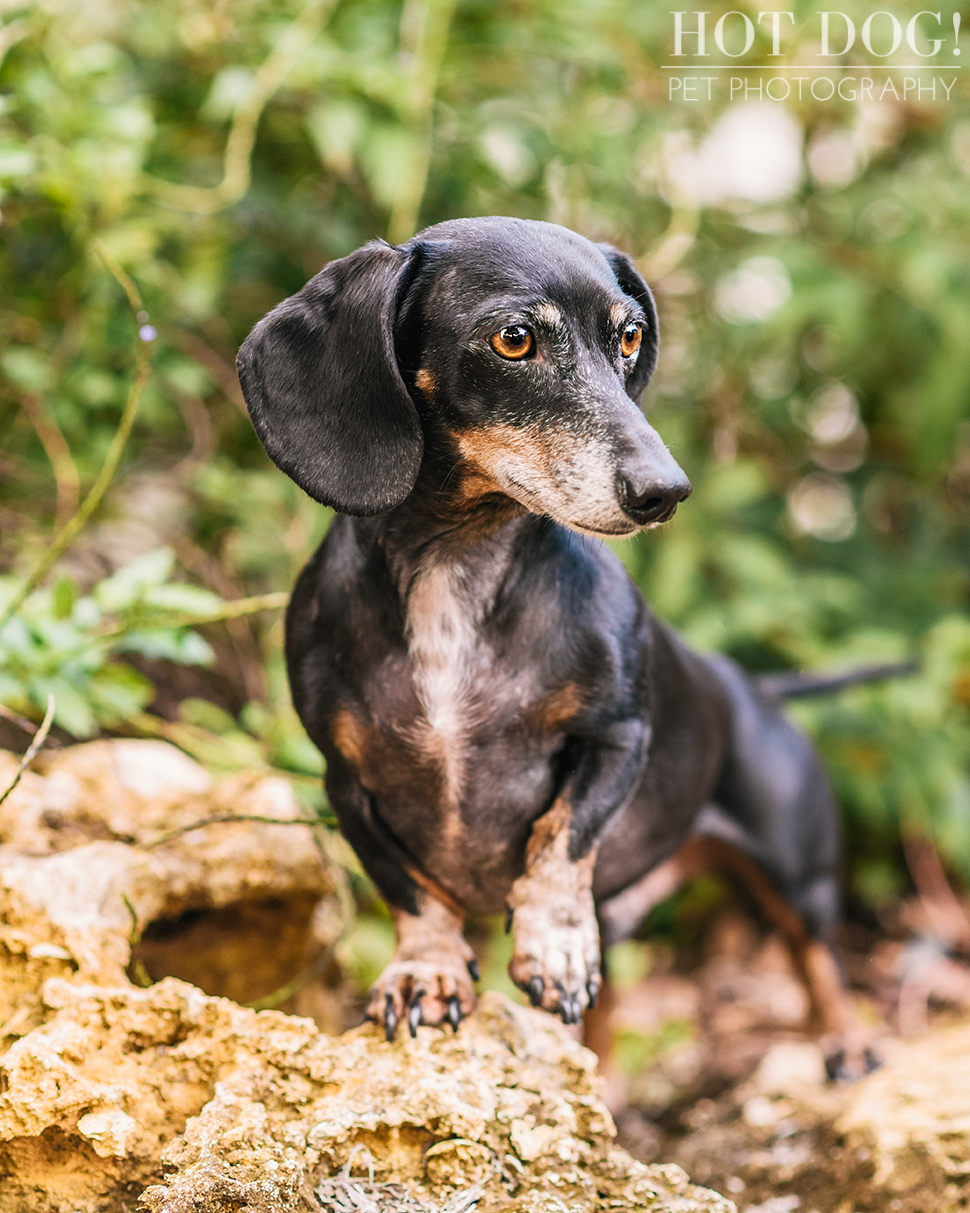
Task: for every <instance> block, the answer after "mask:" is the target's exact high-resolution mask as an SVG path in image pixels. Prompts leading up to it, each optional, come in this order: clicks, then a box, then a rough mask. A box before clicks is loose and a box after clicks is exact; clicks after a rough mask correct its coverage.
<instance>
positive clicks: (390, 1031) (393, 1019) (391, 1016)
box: [384, 994, 397, 1041]
mask: <svg viewBox="0 0 970 1213" xmlns="http://www.w3.org/2000/svg"><path fill="white" fill-rule="evenodd" d="M396 1030H397V1011H396V1010H395V1009H394V995H393V994H388V995H387V996H386V997H385V999H384V1035H385V1036H386V1037H387V1039H388V1040H389V1041H391V1040H393V1039H394V1033H395V1031H396Z"/></svg>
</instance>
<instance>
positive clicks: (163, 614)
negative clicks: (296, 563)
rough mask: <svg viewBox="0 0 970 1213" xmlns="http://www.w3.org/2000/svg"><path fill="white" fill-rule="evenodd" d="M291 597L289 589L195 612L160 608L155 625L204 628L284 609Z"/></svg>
mask: <svg viewBox="0 0 970 1213" xmlns="http://www.w3.org/2000/svg"><path fill="white" fill-rule="evenodd" d="M289 600H290V596H289V594H288V593H287V592H285V591H280V592H278V593H273V594H255V595H254V596H253V597H251V598H236V599H235V600H234V601H232V602H224V603H223V604H222V605H221V606H219V607H216V608H215V610H212V611H202V612H198V613H193V612H191V611H159V612H157V613H153V614H152V616H151V620H150V622H151V626H152V627H171V628H174V627H182V628H194V627H201V626H202V624H204V623H221V622H222V621H223V620H227V619H242V618H243V617H244V616H246V615H256V614H258V613H259V612H260V611H281V610H282V609H283V608H284V607H285V606H286V604H287V603H288V602H289ZM129 630H130V629H128V628H112V629H111V630H110V631H105V632H101V633H100V634H99V636H98V639H99V641H100V642H101V643H105V642H108V641H112V640H117V639H118V637H119V636H124V635H126V633H127V632H128V631H129Z"/></svg>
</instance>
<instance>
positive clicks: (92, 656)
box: [0, 548, 222, 737]
mask: <svg viewBox="0 0 970 1213" xmlns="http://www.w3.org/2000/svg"><path fill="white" fill-rule="evenodd" d="M174 560H175V554H174V552H172V551H171V549H168V548H159V549H158V550H157V551H154V552H148V553H146V554H145V555H144V556H141V557H139V558H138V559H136V560H133V561H131V563H130V564H127V565H125V566H124V567H123V568H121V569H119V570H118V571H117V572H116V573H114V574H112V576H110V577H105V578H104V579H102V580H101V581H99V582H97V583H96V584H95V586H94V587H93V589H92V590H91V592H90V593H89V594H84V595H82V594H80V593H79V591H78V587H77V585H76V583H75V582H74V581H73V580H72V579H71V578H69V577H66V576H62V577H59V578H58V579H57V580H55V581H54V582H53V583H52V584H51V585H50V586H49V587H48V588H46V589H43V590H38V591H36V592H35V593H33V594H31V595H30V596H29V597H28V598H27V600H26V601H25V602H24V604H23V606H22V607H21V608H20V609H19V610H18V611H17V613H16V614H15V615H14V616H13V617H12V618H11V619H10V620H8V621H7V623H6V624H5V625H4V626H3V628H2V629H0V702H2V703H4V704H6V705H7V706H8V707H10V708H12V709H13V710H14V711H16V712H21V713H23V714H25V715H28V716H30V715H37V714H39V713H40V714H42V712H43V710H44V708H46V706H47V697H48V696H49V695H53V696H54V702H55V711H54V722H55V723H56V724H58V725H60V726H61V727H62V728H64V729H66V730H67V731H68V732H69V733H72V734H73V735H74V736H75V737H92V736H94V734H95V733H97V732H98V731H99V730H100V729H105V728H109V729H110V728H117V727H118V726H119V725H123V724H124V723H125V721H126V720H128V719H129V718H130V717H131V716H132V715H134V714H135V713H137V712H140V711H142V709H144V707H145V706H146V705H147V704H148V703H149V702H150V701H151V700H152V698H153V697H154V688H153V686H152V684H151V683H150V682H149V681H148V679H147V678H145V677H144V676H143V675H141V674H139V673H138V671H137V670H135V669H133V668H132V667H131V666H129V665H126V664H124V662H122V661H118V660H116V658H117V657H118V656H119V655H120V654H123V653H141V654H143V655H144V656H146V657H165V658H168V659H169V660H170V661H175V662H179V663H180V664H183V665H191V664H203V665H204V664H208V663H210V662H211V661H212V656H213V655H212V650H211V649H210V647H209V645H208V644H206V642H205V640H203V639H202V637H201V636H200V635H199V634H198V633H197V632H195V631H193V630H192V629H191V628H189V627H186V626H184V624H180V623H179V622H177V621H174V620H173V615H178V614H186V613H188V614H190V615H203V616H204V615H206V614H208V613H211V612H213V611H214V610H217V609H218V608H220V607H221V606H222V601H221V600H220V599H219V598H218V597H217V596H216V595H214V594H211V593H209V592H208V591H206V590H203V589H200V588H199V587H198V586H194V585H189V584H185V583H179V582H171V581H169V580H168V578H169V575H170V573H171V571H172V566H173V564H174ZM17 588H18V583H17V581H16V580H15V579H14V578H11V577H6V578H2V579H0V610H2V607H3V605H4V602H5V599H6V598H9V597H12V596H13V594H14V593H15V591H16V589H17Z"/></svg>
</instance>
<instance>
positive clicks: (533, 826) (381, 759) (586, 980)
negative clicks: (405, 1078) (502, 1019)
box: [239, 218, 847, 1064]
mask: <svg viewBox="0 0 970 1213" xmlns="http://www.w3.org/2000/svg"><path fill="white" fill-rule="evenodd" d="M656 355H657V319H656V313H655V310H654V305H653V300H652V298H651V295H650V291H649V290H648V288H647V286H646V284H645V283H644V282H643V280H642V279H641V278H640V276H639V274H638V273H637V271H636V270H635V268H634V267H633V265H632V263H631V262H630V261H629V260H628V258H627V257H625V256H624V255H623V254H622V253H620V252H618V251H617V250H616V249H614V248H611V247H608V246H603V245H600V246H597V245H594V244H591V243H590V242H589V241H587V240H585V239H583V238H582V237H580V236H577V235H575V234H573V233H572V232H569V231H567V230H565V229H564V228H561V227H556V226H553V225H551V224H546V223H536V222H529V221H524V220H518V219H503V218H492V219H469V220H456V221H453V222H449V223H442V224H438V225H437V226H435V227H431V228H428V229H427V230H426V231H424V232H421V233H420V234H419V235H418V236H416V237H415V238H414V239H413V240H410V241H408V242H407V243H406V244H403V245H401V246H400V247H391V246H389V245H386V244H382V243H374V244H369V245H367V246H366V247H364V248H362V249H360V250H358V251H357V252H356V253H353V254H352V255H351V256H349V257H345V258H344V259H343V260H340V261H336V262H334V263H332V264H331V265H329V266H328V267H327V268H326V269H325V270H324V271H323V272H322V273H320V274H318V275H317V277H315V278H314V279H313V280H312V281H311V282H309V283H308V284H307V285H306V286H305V287H304V288H303V290H302V291H300V292H299V293H298V294H297V295H294V296H293V297H292V298H291V299H287V300H286V301H285V302H283V303H281V304H280V305H279V307H277V308H276V309H275V311H273V312H271V313H270V314H269V315H268V316H267V317H266V318H265V319H264V320H263V321H262V322H261V323H260V324H258V325H257V326H256V328H255V329H254V331H253V333H252V334H251V335H250V337H249V338H248V340H247V341H246V343H245V344H244V346H243V348H242V350H241V352H240V355H239V373H240V379H241V382H242V386H243V391H244V393H245V396H246V400H247V402H248V404H249V409H250V413H251V415H252V419H253V424H254V425H255V427H256V431H257V433H258V434H259V436H260V438H261V439H262V441H263V443H264V445H265V447H266V450H267V451H268V452H269V455H270V457H271V458H272V459H273V460H274V461H275V462H276V463H277V464H278V466H279V467H280V468H282V469H283V471H285V472H286V473H288V474H289V475H290V476H291V477H292V478H293V479H294V480H295V481H296V482H297V484H299V485H300V486H301V487H302V488H303V489H304V490H305V491H306V492H307V493H309V494H310V496H311V497H313V498H315V499H316V500H317V501H320V502H323V503H325V504H327V505H330V506H333V508H334V509H335V510H337V511H338V512H339V513H340V514H342V515H351V517H339V518H337V519H336V520H335V521H334V523H333V525H332V527H331V529H330V532H329V534H328V536H327V538H326V540H325V542H324V544H323V546H322V547H321V548H320V550H319V551H318V552H317V554H316V556H315V557H314V558H313V560H312V561H311V562H310V564H309V565H308V566H307V568H306V569H305V570H304V572H303V574H302V576H301V577H300V580H299V582H298V584H297V587H296V590H295V592H294V595H293V600H292V604H291V606H290V610H289V616H288V621H287V657H288V662H289V671H290V679H291V682H292V688H293V697H294V701H295V703H296V707H297V710H298V712H299V714H300V717H301V719H302V720H303V723H304V725H305V726H306V729H307V731H308V733H309V734H310V736H311V737H312V738H313V740H314V741H315V742H316V744H317V745H318V746H319V747H320V749H321V750H322V751H323V753H324V754H325V756H326V759H327V789H328V792H329V795H330V799H331V802H332V804H333V807H334V810H335V811H336V813H337V815H338V817H339V819H340V823H341V826H342V828H343V831H344V833H345V835H346V837H347V838H348V840H349V841H350V843H351V845H352V846H353V847H354V849H355V850H356V852H357V854H358V855H359V857H360V859H361V862H362V863H363V865H364V867H365V868H366V870H367V872H368V873H369V874H370V876H371V877H372V879H373V880H374V883H375V884H376V885H377V887H378V889H379V890H380V892H381V893H382V895H383V896H384V897H385V898H386V899H387V902H388V904H389V905H390V907H391V910H392V913H393V916H394V921H395V924H396V927H397V950H396V952H395V954H394V957H393V959H392V961H391V963H390V964H389V965H388V967H387V969H386V970H385V972H384V973H383V975H382V976H381V978H380V980H379V981H378V982H377V984H376V986H375V987H374V990H373V992H372V998H371V1002H370V1006H369V1013H370V1015H371V1017H373V1018H375V1019H377V1020H379V1021H381V1022H383V1024H384V1027H385V1029H386V1032H387V1036H388V1038H390V1037H391V1036H393V1034H394V1031H395V1028H396V1026H397V1024H398V1022H399V1021H400V1020H401V1019H402V1018H404V1017H406V1018H407V1020H408V1024H409V1026H410V1028H411V1031H412V1032H414V1031H415V1030H416V1027H417V1025H418V1024H419V1023H426V1024H437V1023H441V1022H443V1021H450V1022H451V1023H452V1025H453V1026H454V1027H456V1028H457V1026H458V1022H459V1020H460V1018H461V1016H462V1015H466V1014H468V1012H469V1011H470V1010H471V1009H472V1006H473V1004H474V993H473V987H472V978H473V977H474V976H477V970H476V965H475V961H474V958H473V956H472V952H471V950H470V948H469V946H468V944H467V943H466V941H465V939H464V937H463V934H462V927H463V919H464V915H465V912H466V911H471V912H473V913H475V914H483V915H484V914H495V913H496V912H501V911H502V910H503V909H506V910H507V913H508V915H509V920H510V923H511V928H512V930H513V932H514V953H513V957H512V962H511V965H510V972H511V975H512V977H513V979H514V980H515V981H516V983H517V984H518V985H519V986H521V987H522V989H524V990H526V991H527V992H528V994H529V995H530V997H531V999H532V1001H533V1003H534V1004H536V1005H541V1006H543V1007H545V1008H546V1009H547V1010H549V1011H552V1012H555V1013H557V1014H559V1015H561V1016H562V1018H563V1019H564V1020H565V1021H566V1022H567V1023H570V1022H572V1023H575V1022H578V1021H579V1019H580V1017H581V1014H582V1012H583V1010H584V1008H586V1007H588V1006H591V1005H592V1004H593V1003H594V1002H595V1000H596V997H597V993H598V990H599V986H600V980H601V979H600V960H599V954H600V935H601V934H602V935H603V936H604V937H605V938H606V939H607V940H608V941H612V940H615V939H618V938H621V937H622V936H623V935H625V934H628V933H629V932H631V931H633V930H635V929H636V928H637V927H638V925H639V923H640V921H641V919H642V918H643V916H644V914H645V913H646V912H647V910H648V909H649V908H650V907H651V905H653V904H655V903H656V901H657V900H658V899H659V898H661V897H663V896H665V895H667V894H668V893H669V892H671V891H672V889H673V888H674V887H676V885H677V884H678V883H679V882H680V880H681V879H683V878H684V877H686V876H688V875H690V874H692V873H693V872H695V871H697V870H699V869H701V868H702V867H706V866H709V865H711V864H719V865H722V866H723V865H725V864H727V865H728V866H731V867H733V868H734V870H735V871H736V872H738V873H740V874H741V876H742V877H743V878H744V879H745V881H746V883H747V884H748V885H749V887H751V888H752V889H753V891H754V892H755V893H756V894H757V895H758V897H759V898H760V900H761V901H762V904H763V905H764V907H765V908H766V909H767V910H768V912H769V913H770V914H771V916H772V918H773V920H774V921H775V922H776V923H777V924H778V926H779V927H780V928H781V929H782V930H783V931H784V933H785V935H786V937H787V938H788V940H789V942H790V943H791V945H792V948H793V951H794V954H795V956H796V959H797V961H798V963H799V965H800V967H801V970H802V972H803V974H804V976H805V978H806V980H807V983H808V986H809V989H810V992H811V994H812V997H813V1002H814V1005H815V1008H816V1010H817V1012H818V1013H819V1015H820V1017H821V1026H822V1028H823V1030H824V1031H825V1032H826V1033H828V1034H829V1035H830V1038H831V1039H830V1044H829V1050H830V1053H832V1054H833V1055H835V1056H836V1064H838V1063H837V1055H838V1052H839V1049H840V1048H841V1045H842V1041H841V1036H842V1034H843V1033H844V1032H845V1031H846V1028H847V1004H846V999H845V996H844V994H843V990H842V985H841V982H840V980H839V976H838V972H837V968H836V965H835V962H834V960H833V957H832V954H831V952H830V951H829V947H828V942H829V940H830V937H831V934H832V931H833V929H834V926H835V924H836V919H837V914H838V901H839V895H838V880H837V867H838V863H839V853H840V843H839V829H838V825H837V819H836V815H835V811H834V808H833V804H832V800H831V796H830V793H829V790H828V787H827V784H826V780H825V777H824V774H823V772H822V770H821V768H820V766H819V763H818V760H817V759H816V757H815V755H814V754H813V752H812V750H811V748H810V746H809V745H808V743H807V742H806V740H805V739H804V738H803V737H802V736H801V734H800V733H798V732H797V731H796V730H795V729H794V728H793V727H792V726H791V725H790V724H789V723H788V722H787V721H786V720H785V719H784V717H783V716H782V715H781V713H780V711H779V710H778V708H777V707H776V706H775V704H774V703H773V702H772V701H769V700H767V699H765V698H763V697H762V696H761V695H760V694H759V693H758V691H757V690H756V688H754V687H753V686H752V684H751V683H749V681H748V680H747V679H746V678H745V676H744V675H743V674H742V673H741V672H740V671H739V670H738V669H737V668H736V667H735V666H734V665H733V664H731V663H730V662H729V661H727V660H724V659H722V658H713V657H699V656H697V655H695V654H694V653H691V652H690V651H688V650H687V649H686V648H685V647H684V646H683V644H682V643H681V642H680V641H679V640H678V638H677V637H676V636H675V635H673V634H672V633H671V632H670V631H669V630H668V629H667V628H666V627H664V626H663V625H662V624H660V623H659V622H658V621H657V620H656V619H655V618H654V617H653V616H652V615H651V614H650V612H649V611H648V610H647V609H646V607H645V606H644V603H643V601H642V599H641V596H640V593H639V591H638V590H637V589H636V588H635V587H634V586H633V584H632V583H631V582H630V580H629V578H628V577H627V575H626V573H625V572H624V570H623V568H622V566H621V565H620V563H619V561H618V560H617V559H616V558H615V557H614V556H613V554H612V553H611V552H610V551H609V550H608V549H606V548H605V547H604V546H603V545H602V544H601V543H599V542H597V541H596V539H595V538H589V537H598V536H619V535H628V534H631V533H632V532H634V531H636V530H638V529H641V528H643V527H649V526H655V525H657V524H658V523H661V522H665V521H666V520H667V519H669V518H670V517H672V515H673V513H674V511H675V510H676V508H677V505H678V503H679V502H681V501H682V500H683V499H684V498H685V497H686V496H687V495H688V493H689V492H690V485H689V483H688V481H687V478H686V476H685V475H684V473H683V472H682V471H681V469H680V468H679V467H678V465H677V464H676V463H675V461H674V460H673V458H672V457H671V455H670V454H669V452H668V451H667V448H666V447H665V446H664V444H663V442H662V441H661V439H660V437H659V436H658V434H657V433H656V431H655V430H654V429H652V428H651V426H650V425H649V424H648V423H647V421H646V420H645V418H644V416H643V414H642V413H641V412H640V410H639V408H638V407H637V403H636V402H637V400H638V398H639V396H640V394H641V392H642V391H643V389H644V387H645V386H646V383H647V381H648V379H649V378H650V375H651V372H652V370H653V367H654V363H655V361H656Z"/></svg>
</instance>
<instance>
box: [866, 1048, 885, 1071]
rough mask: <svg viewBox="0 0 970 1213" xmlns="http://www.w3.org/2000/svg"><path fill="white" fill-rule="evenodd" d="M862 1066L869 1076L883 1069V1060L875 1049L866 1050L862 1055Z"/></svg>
mask: <svg viewBox="0 0 970 1213" xmlns="http://www.w3.org/2000/svg"><path fill="white" fill-rule="evenodd" d="M862 1064H863V1067H864V1068H865V1072H866V1073H867V1074H871V1073H872V1072H873V1070H879V1069H881V1068H882V1058H881V1057H880V1056H879V1054H878V1053H877V1052H876V1051H875V1049H866V1050H864V1052H863V1054H862Z"/></svg>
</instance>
